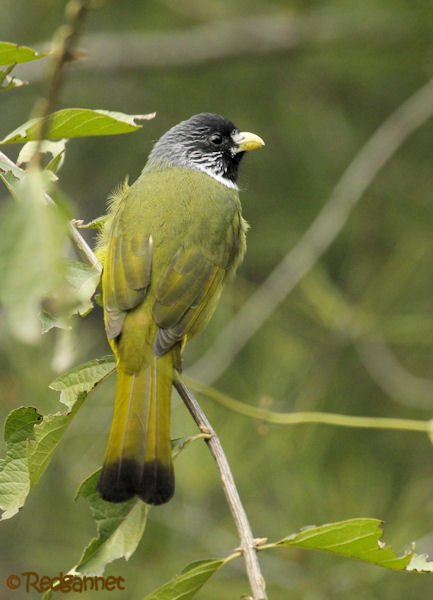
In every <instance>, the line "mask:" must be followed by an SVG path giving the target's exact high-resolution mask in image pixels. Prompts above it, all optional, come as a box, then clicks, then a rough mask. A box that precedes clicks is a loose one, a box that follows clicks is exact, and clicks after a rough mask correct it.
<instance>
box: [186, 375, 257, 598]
mask: <svg viewBox="0 0 433 600" xmlns="http://www.w3.org/2000/svg"><path fill="white" fill-rule="evenodd" d="M174 387H175V388H176V390H177V392H178V393H179V395H180V396H181V398H182V400H183V401H184V402H185V404H186V406H187V408H188V410H189V412H190V413H191V415H192V417H193V419H194V421H195V422H196V423H197V425H198V426H199V428H200V430H201V431H203V432H206V433H208V434H209V436H210V437H209V438H208V439H207V440H206V443H207V445H208V446H209V450H210V452H211V454H212V456H213V458H214V460H215V462H216V464H217V468H218V471H219V473H220V476H221V482H222V486H223V489H224V494H225V496H226V499H227V502H228V505H229V507H230V510H231V513H232V515H233V519H234V521H235V524H236V528H237V530H238V534H239V538H240V541H241V549H242V553H243V557H244V560H245V566H246V570H247V575H248V580H249V582H250V587H251V591H252V593H253V598H254V600H266V599H267V594H266V590H265V587H266V584H265V580H264V577H263V575H262V572H261V569H260V564H259V561H258V558H257V545H256V542H255V540H254V537H253V533H252V531H251V527H250V524H249V522H248V517H247V515H246V512H245V509H244V507H243V505H242V502H241V499H240V497H239V493H238V490H237V488H236V484H235V482H234V479H233V475H232V472H231V470H230V466H229V463H228V461H227V458H226V455H225V454H224V450H223V448H222V445H221V442H220V440H219V438H218V436H217V434H216V433H215V430H214V429H213V427H212V425H211V424H210V423H209V421H208V419H207V417H206V415H205V414H204V412H203V410H202V409H201V407H200V405H199V403H198V402H197V400H196V399H195V397H194V396H193V394H192V393H191V392H190V391H189V389H188V388H187V387H186V386H185V384H184V383H183V382H182V381H181V380H180V378H179V377H176V378H175V380H174Z"/></svg>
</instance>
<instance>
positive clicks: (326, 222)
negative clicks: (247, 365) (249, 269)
mask: <svg viewBox="0 0 433 600" xmlns="http://www.w3.org/2000/svg"><path fill="white" fill-rule="evenodd" d="M432 115H433V80H430V81H429V82H428V83H427V84H426V85H424V86H423V87H422V88H420V89H419V90H418V91H417V92H415V94H413V96H411V97H410V98H409V99H408V100H406V102H404V103H403V104H402V105H401V106H399V108H397V110H396V111H395V112H394V113H392V114H391V116H390V117H388V119H386V120H385V121H384V122H383V123H382V124H381V125H380V126H379V128H378V129H377V130H376V132H375V133H374V134H373V135H372V136H371V138H370V139H369V140H368V141H367V143H366V144H365V145H364V146H363V147H362V148H361V150H360V151H359V153H358V154H357V155H356V156H355V158H354V159H353V161H352V162H351V163H350V164H349V166H348V167H347V169H346V171H345V172H344V173H343V175H342V176H341V178H340V180H339V181H338V183H337V185H336V186H335V188H334V190H333V191H332V193H331V196H330V198H329V200H328V202H327V203H326V204H325V206H324V207H323V208H322V210H321V211H320V212H319V214H318V215H317V217H316V218H315V220H314V221H313V223H312V224H311V225H310V227H309V228H308V229H307V231H306V232H305V234H304V236H303V237H302V238H301V239H300V241H299V242H298V243H297V245H296V246H295V247H294V248H293V249H292V250H291V251H290V252H288V254H286V256H285V258H284V259H283V260H282V261H281V262H280V263H279V264H278V265H277V266H276V267H275V269H274V270H273V271H272V272H271V274H270V275H269V276H268V278H267V279H266V280H265V281H264V282H263V284H262V285H261V286H260V287H259V288H258V289H257V290H256V291H255V292H254V294H253V295H252V296H251V297H250V298H249V300H247V302H246V303H245V304H244V305H243V307H242V308H241V309H240V310H239V312H238V313H237V314H236V315H235V317H234V318H233V319H232V320H231V321H230V322H229V323H228V324H227V325H226V326H225V328H224V329H223V330H222V332H221V333H220V335H219V336H218V337H217V339H216V340H215V342H214V344H213V345H212V347H211V348H210V349H209V350H208V351H207V352H206V354H205V355H204V356H203V357H202V358H201V359H200V360H198V361H197V362H196V363H195V364H194V365H193V367H192V368H191V369H190V371H189V372H190V373H191V374H192V376H193V377H196V376H197V377H199V378H200V380H202V381H206V382H208V383H212V382H213V381H215V380H216V379H218V377H219V376H220V375H221V374H222V373H224V371H225V370H226V369H227V368H228V367H229V366H230V365H231V364H232V363H233V361H234V359H235V357H236V356H237V355H238V354H239V352H240V351H241V350H242V348H243V347H244V346H245V344H247V342H248V341H249V340H250V339H251V338H252V337H253V336H254V335H255V334H256V333H257V331H258V330H259V329H260V328H261V327H262V325H263V323H264V322H265V321H266V320H267V319H268V318H269V317H270V316H271V315H272V313H273V312H274V311H275V310H276V308H277V307H278V306H279V305H280V304H281V303H282V302H283V301H284V300H285V299H286V297H287V296H288V294H289V293H290V292H291V291H292V290H293V288H294V287H295V286H296V285H297V283H298V282H299V281H300V280H301V279H302V277H304V275H306V274H307V273H308V272H309V271H310V270H311V268H312V267H313V266H314V265H315V264H316V262H317V261H318V260H319V259H320V257H321V256H322V255H323V253H324V252H325V251H326V250H327V249H328V248H329V246H330V245H331V244H332V242H333V241H334V240H335V238H336V237H337V235H338V234H339V233H340V231H341V230H342V228H343V227H344V225H345V224H346V222H347V219H348V218H349V215H350V213H351V211H352V210H353V209H354V208H355V206H356V205H357V204H358V202H359V201H360V200H361V198H362V196H363V194H364V192H365V191H366V189H367V188H368V187H369V185H370V184H371V183H372V181H373V180H374V178H375V177H376V175H377V174H378V173H379V171H380V170H381V169H382V168H383V167H384V166H385V165H386V163H387V162H388V161H389V160H390V158H391V157H392V156H393V155H394V154H395V152H396V151H397V150H398V149H399V148H400V146H401V145H402V144H403V143H404V142H405V140H406V139H407V138H408V137H409V136H410V135H411V134H412V133H413V132H414V131H416V129H418V128H419V127H420V126H421V125H423V124H424V123H425V122H426V121H427V120H428V119H429V118H430V117H431V116H432Z"/></svg>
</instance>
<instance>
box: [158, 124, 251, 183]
mask: <svg viewBox="0 0 433 600" xmlns="http://www.w3.org/2000/svg"><path fill="white" fill-rule="evenodd" d="M238 133H239V130H238V128H237V127H236V125H234V124H233V123H232V122H231V121H228V120H227V119H224V117H220V116H219V115H215V114H213V113H200V114H198V115H194V116H193V117H191V118H190V119H188V120H187V121H182V123H179V124H178V125H176V126H175V127H172V128H171V129H170V130H169V131H167V133H165V134H164V135H163V136H162V137H161V138H160V139H159V140H158V142H157V143H156V144H155V146H154V148H153V150H152V152H151V154H150V156H149V160H148V163H147V168H154V166H155V165H161V164H170V165H173V166H180V167H188V168H196V169H201V170H204V171H206V172H208V173H209V174H211V175H213V176H216V177H222V178H223V179H225V180H226V181H230V182H233V183H235V182H236V179H237V175H238V167H239V162H240V160H241V158H242V156H243V154H244V152H241V151H240V149H239V147H238V145H237V143H236V141H235V139H234V137H233V136H236V134H238Z"/></svg>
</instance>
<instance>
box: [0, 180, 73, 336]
mask: <svg viewBox="0 0 433 600" xmlns="http://www.w3.org/2000/svg"><path fill="white" fill-rule="evenodd" d="M49 185H50V181H49V177H48V176H47V174H46V173H43V172H40V171H31V172H28V173H26V174H25V175H24V176H23V177H22V179H21V180H20V181H17V182H16V184H15V186H14V194H15V197H16V200H17V201H16V202H9V203H6V205H5V207H4V209H3V212H2V214H1V215H0V279H1V282H2V285H1V288H0V301H1V302H2V304H3V306H4V308H5V309H6V317H7V321H8V324H9V326H10V328H11V331H12V332H13V334H14V335H16V337H18V338H19V339H21V340H22V341H24V342H27V343H35V342H36V341H38V339H39V336H40V321H39V314H40V311H41V307H42V304H43V303H47V302H48V303H49V304H50V305H53V303H54V306H60V307H61V306H63V305H64V304H65V303H68V302H70V301H71V299H70V289H68V288H67V286H66V285H65V279H64V276H65V271H66V262H65V260H64V259H63V252H64V243H65V239H66V236H67V232H68V225H69V215H68V214H67V211H66V210H64V207H63V206H62V207H60V206H57V205H48V203H47V200H46V193H47V190H48V187H49ZM49 312H52V310H50V311H49Z"/></svg>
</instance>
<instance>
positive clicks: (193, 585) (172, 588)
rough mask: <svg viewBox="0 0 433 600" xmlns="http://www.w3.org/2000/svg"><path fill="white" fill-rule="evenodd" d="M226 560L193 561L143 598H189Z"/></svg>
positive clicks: (164, 599) (166, 599) (152, 599)
mask: <svg viewBox="0 0 433 600" xmlns="http://www.w3.org/2000/svg"><path fill="white" fill-rule="evenodd" d="M226 562H227V559H225V560H222V559H220V560H215V559H210V560H200V561H197V562H193V563H191V564H190V565H188V566H187V567H186V568H185V569H184V570H183V571H182V573H181V574H180V575H177V576H176V577H174V578H173V579H171V580H170V581H168V582H167V583H165V584H164V585H162V586H161V587H159V588H158V589H157V590H155V591H154V592H152V593H151V594H148V595H147V596H145V597H144V599H143V600H190V599H191V598H193V597H194V595H195V594H196V593H197V592H198V591H199V590H200V589H201V588H202V587H203V586H204V584H205V583H206V582H207V581H208V579H210V578H211V577H212V575H213V574H214V573H216V571H218V569H220V568H221V567H222V566H223V565H224V564H225V563H226Z"/></svg>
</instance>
